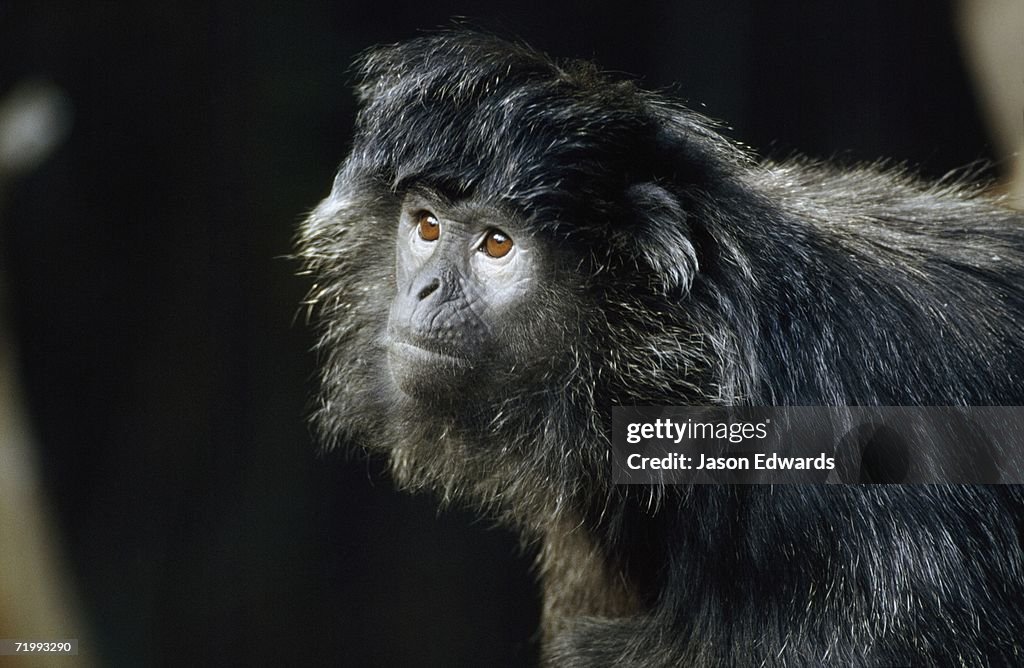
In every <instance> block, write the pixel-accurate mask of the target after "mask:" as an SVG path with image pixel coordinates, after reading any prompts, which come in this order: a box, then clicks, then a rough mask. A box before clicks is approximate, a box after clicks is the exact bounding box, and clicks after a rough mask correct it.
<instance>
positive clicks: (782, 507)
mask: <svg viewBox="0 0 1024 668" xmlns="http://www.w3.org/2000/svg"><path fill="white" fill-rule="evenodd" d="M360 71H361V84H360V86H359V94H360V97H361V100H362V105H363V106H362V111H361V113H360V114H359V117H358V121H357V127H356V132H355V139H354V144H353V147H352V151H351V153H350V155H349V157H348V158H347V159H346V160H345V162H344V163H343V164H342V166H341V169H340V171H339V173H338V175H337V178H336V179H335V182H334V188H333V191H332V192H331V194H330V196H329V197H328V198H327V199H325V200H324V201H323V202H322V203H321V204H320V205H319V206H318V207H317V209H316V210H315V211H314V212H313V214H312V215H311V216H310V217H309V219H308V221H307V222H306V224H305V226H304V227H303V231H302V236H301V241H300V244H301V253H302V256H303V257H304V260H305V263H306V266H307V268H308V270H309V272H310V273H311V274H313V275H314V276H315V277H316V281H317V284H316V287H315V288H314V290H313V293H312V296H311V303H312V304H314V305H315V308H316V309H317V311H318V312H319V316H320V318H321V322H322V338H321V342H320V345H319V350H320V353H321V355H322V362H323V376H322V380H323V390H322V399H321V402H322V403H321V407H320V409H319V411H318V413H317V422H318V424H319V426H320V428H321V430H322V433H323V436H324V438H325V440H326V441H327V442H328V443H332V444H333V443H338V442H344V443H350V444H355V445H357V446H362V447H365V448H369V449H371V450H375V451H382V452H384V453H387V455H388V456H389V457H390V461H391V463H392V468H393V471H394V475H395V478H396V479H397V480H398V481H399V483H400V484H402V485H403V486H405V487H409V488H413V489H416V488H429V489H432V490H435V491H436V492H437V493H438V494H439V495H440V497H441V498H442V499H443V500H444V501H449V500H454V499H460V500H464V501H469V502H471V503H475V504H478V505H479V506H480V507H481V508H482V509H484V510H486V511H488V512H490V513H493V514H495V515H496V516H497V517H500V518H501V519H503V520H504V521H507V522H509V523H511V524H512V525H514V526H515V527H517V528H518V529H519V530H520V531H521V532H522V535H523V536H524V538H525V539H526V540H528V541H531V542H535V543H536V544H537V545H538V546H539V549H538V552H539V557H538V564H539V568H538V570H539V575H540V579H541V581H542V585H543V588H544V597H545V607H544V621H543V624H544V628H543V653H544V656H545V658H546V660H547V661H549V662H550V663H552V664H555V665H567V666H601V665H608V666H611V665H615V666H621V665H636V666H663V665H666V666H667V665H711V666H717V665H737V666H759V665H780V666H795V665H808V666H817V665H837V666H851V665H853V666H861V665H863V666H879V665H906V664H923V665H967V666H984V665H992V666H1001V665H1015V664H1020V663H1021V662H1022V661H1024V640H1022V639H1024V550H1022V543H1021V532H1022V530H1024V527H1022V518H1024V507H1022V506H1024V494H1022V492H1021V490H1020V489H1019V488H1017V487H1012V486H991V487H984V486H974V487H963V486H960V487H950V486H917V487H911V486H885V485H877V486H807V487H792V486H791V487H785V486H782V487H767V486H764V487H740V486H719V487H716V486H700V487H693V488H691V487H682V486H680V487H651V488H644V487H629V488H626V487H616V486H614V485H612V484H611V483H610V470H609V463H608V456H609V451H610V447H609V433H610V431H609V429H608V426H609V424H610V407H611V406H612V405H615V404H623V405H624V404H663V405H684V404H697V403H701V404H754V405H785V404H790V405H833V404H834V405H858V404H861V405H863V404H877V405H1016V404H1020V403H1021V400H1022V398H1024V337H1022V322H1024V219H1022V216H1021V214H1019V213H1014V212H1012V211H1010V210H1008V209H1005V208H1001V207H1000V206H998V204H997V203H995V202H993V201H990V200H988V199H985V198H984V197H982V196H980V195H979V194H978V193H977V192H976V191H975V190H974V189H971V188H968V187H965V186H963V185H960V184H957V183H952V182H943V183H938V184H925V183H921V182H919V181H918V180H916V179H914V178H913V177H911V176H909V175H907V174H905V173H902V172H900V171H894V170H891V169H890V170H884V169H881V168H876V167H861V168H856V169H848V170H838V169H835V168H832V167H830V166H827V165H822V164H816V163H812V162H804V161H799V162H789V163H784V164H774V163H767V162H758V161H756V160H754V159H753V158H752V157H751V156H749V155H747V154H746V153H744V152H743V151H742V150H740V149H739V148H738V147H737V146H736V145H735V144H733V143H732V142H730V141H729V140H727V139H725V138H723V137H722V136H721V135H719V134H718V133H717V132H716V131H715V129H714V128H713V126H712V125H711V124H710V123H709V122H708V121H707V120H706V119H704V118H702V117H701V116H699V115H697V114H695V113H693V112H692V111H689V110H687V109H685V108H682V107H680V106H678V105H676V104H674V103H672V102H670V101H668V100H666V99H664V98H663V97H660V96H658V95H655V94H652V93H648V92H644V91H642V90H639V89H638V88H637V87H636V86H635V85H634V84H633V83H631V82H628V81H619V80H615V79H613V78H610V77H607V76H605V75H603V74H601V73H599V72H598V71H597V70H595V68H594V67H593V66H591V65H589V64H586V63H580V62H567V63H556V62H553V61H552V60H550V59H548V58H547V57H546V56H544V55H542V54H539V53H537V52H536V51H533V50H531V49H529V48H527V47H525V46H522V45H519V44H513V43H508V42H505V41H502V40H499V39H497V38H493V37H490V36H486V35H479V34H474V33H443V34H439V35H435V36H430V37H423V38H420V39H415V40H413V41H410V42H406V43H403V44H399V45H397V46H391V47H383V48H379V49H376V50H373V51H371V52H370V53H368V54H367V55H366V56H365V57H364V58H363V59H362V61H361V70H360ZM415 186H429V187H431V188H434V189H436V190H439V191H441V192H444V193H446V194H447V195H448V196H449V197H451V198H455V199H458V198H461V197H472V198H474V199H475V200H477V201H484V202H489V203H491V204H493V206H494V207H495V208H497V209H500V210H503V211H510V212H513V213H514V214H515V215H516V216H517V218H519V219H521V220H523V221H526V224H527V225H528V226H529V229H530V230H532V231H533V234H534V236H535V237H536V238H537V239H539V240H541V242H542V244H543V247H544V248H546V249H547V251H546V252H547V253H548V254H549V257H550V258H551V259H552V264H553V266H555V267H556V268H557V270H556V271H554V273H553V278H554V280H552V281H550V284H548V285H545V286H544V288H543V290H542V291H541V294H540V295H539V296H538V297H536V299H535V302H534V304H533V306H532V308H533V309H535V313H536V317H533V318H529V319H526V320H527V321H526V322H522V323H517V324H516V326H515V329H514V331H510V332H508V333H507V335H506V338H505V341H506V342H507V343H506V345H507V346H509V347H510V348H511V349H512V350H513V351H514V352H515V354H516V355H517V356H518V357H520V358H521V359H524V360H528V361H529V363H528V364H527V365H525V366H524V367H523V369H521V370H517V369H511V370H509V372H508V374H507V375H506V376H503V377H501V378H497V379H495V385H494V387H490V388H481V389H480V393H479V396H472V397H466V402H465V405H464V406H461V407H460V410H457V411H451V412H448V413H440V414H439V413H438V412H437V411H436V410H433V408H432V407H430V406H425V405H423V404H422V403H419V402H415V401H413V400H412V399H410V398H408V397H406V396H404V395H403V394H402V393H401V392H400V391H399V390H398V389H397V388H396V387H395V386H394V384H393V381H392V380H391V379H390V377H389V374H388V372H387V360H386V356H385V354H384V349H383V344H382V339H383V333H384V328H385V326H386V323H387V320H388V310H389V307H390V303H391V300H392V298H393V296H394V294H395V290H396V288H395V278H394V274H395V256H394V253H395V250H394V243H395V241H394V240H395V234H396V222H395V221H396V216H397V211H398V208H399V204H400V202H401V201H402V198H403V196H404V194H405V192H406V191H408V189H409V188H411V187H415Z"/></svg>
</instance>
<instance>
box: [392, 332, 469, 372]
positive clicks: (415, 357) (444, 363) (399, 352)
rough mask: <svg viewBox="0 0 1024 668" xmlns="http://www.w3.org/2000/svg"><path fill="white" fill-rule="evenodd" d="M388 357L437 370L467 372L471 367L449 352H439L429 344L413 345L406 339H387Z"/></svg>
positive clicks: (465, 360) (464, 358) (466, 359)
mask: <svg viewBox="0 0 1024 668" xmlns="http://www.w3.org/2000/svg"><path fill="white" fill-rule="evenodd" d="M388 353H389V356H392V357H397V358H399V359H401V360H403V361H404V362H407V363H411V364H414V365H427V366H432V367H439V368H450V369H452V370H468V369H471V368H472V367H473V365H472V363H471V362H470V360H469V359H468V358H466V357H460V356H458V355H453V354H452V353H450V352H447V351H443V350H439V349H438V348H437V346H435V345H430V344H420V343H414V342H412V341H410V340H408V339H404V338H396V337H394V336H391V337H389V338H388Z"/></svg>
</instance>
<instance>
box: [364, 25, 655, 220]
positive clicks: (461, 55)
mask: <svg viewBox="0 0 1024 668" xmlns="http://www.w3.org/2000/svg"><path fill="white" fill-rule="evenodd" d="M361 69H362V83H361V86H360V93H361V96H362V100H363V108H362V110H361V112H360V114H359V117H358V120H357V133H356V139H355V142H354V145H353V152H352V154H351V158H350V163H349V165H348V167H349V168H350V169H353V170H354V171H365V172H373V174H372V175H373V176H374V177H375V180H376V181H377V182H390V183H392V184H397V183H401V182H421V183H425V184H426V185H431V186H435V187H439V188H440V189H444V190H447V191H454V193H455V194H464V193H473V194H476V195H478V196H480V197H483V198H490V199H493V200H494V201H497V202H501V203H503V204H510V205H514V206H517V208H523V209H524V210H529V211H538V210H545V209H550V208H558V209H560V208H564V207H566V206H572V207H574V209H576V208H578V207H577V203H578V202H580V201H584V202H591V201H599V200H600V199H601V198H602V197H608V195H609V193H610V192H615V191H618V190H621V188H622V187H624V185H625V184H626V183H627V182H628V181H629V180H630V179H631V178H632V176H635V175H632V174H631V172H633V171H634V169H635V166H636V165H638V164H639V165H642V164H644V160H643V153H644V152H645V145H647V144H648V143H649V142H648V140H650V142H653V138H654V136H655V134H656V123H655V121H654V118H653V114H652V113H651V112H652V107H651V105H650V104H649V102H648V99H647V95H646V94H644V93H641V92H640V91H639V90H638V89H637V88H636V87H635V86H634V85H633V84H632V83H630V82H623V81H612V80H609V79H607V78H606V77H604V76H602V75H600V74H599V73H597V72H596V70H595V69H594V68H593V67H592V66H590V65H588V64H584V63H578V62H573V63H566V64H558V63H555V62H554V61H552V60H550V59H549V58H548V57H547V56H544V55H543V54H540V53H538V52H536V51H533V50H531V49H529V48H527V47H525V46H522V45H517V44H513V43H510V42H506V41H503V40H500V39H498V38H495V37H491V36H488V35H481V34H477V33H442V34H439V35H434V36H430V37H424V38H420V39H416V40H412V41H410V42H406V43H404V44H400V45H397V46H392V47H386V48H383V49H377V50H375V51H372V52H370V53H369V54H368V55H367V56H366V57H365V58H364V59H363V62H362V68H361Z"/></svg>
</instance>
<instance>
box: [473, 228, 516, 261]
mask: <svg viewBox="0 0 1024 668" xmlns="http://www.w3.org/2000/svg"><path fill="white" fill-rule="evenodd" d="M510 250H512V237H510V236H508V235H507V234H505V233H504V232H502V231H501V230H490V231H488V232H487V236H486V237H484V240H483V243H481V244H480V252H481V253H487V255H488V256H489V257H493V258H499V257H505V256H506V255H508V252H509V251H510Z"/></svg>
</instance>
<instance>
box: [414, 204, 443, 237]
mask: <svg viewBox="0 0 1024 668" xmlns="http://www.w3.org/2000/svg"><path fill="white" fill-rule="evenodd" d="M417 218H418V220H417V226H418V227H419V230H420V239H423V240H424V241H437V238H438V237H439V236H441V225H440V224H439V223H438V222H437V218H435V217H434V214H432V213H430V212H429V211H422V212H420V214H419V216H418V217H417Z"/></svg>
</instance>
